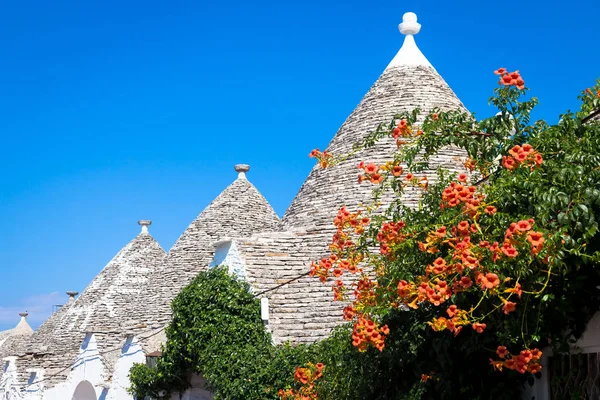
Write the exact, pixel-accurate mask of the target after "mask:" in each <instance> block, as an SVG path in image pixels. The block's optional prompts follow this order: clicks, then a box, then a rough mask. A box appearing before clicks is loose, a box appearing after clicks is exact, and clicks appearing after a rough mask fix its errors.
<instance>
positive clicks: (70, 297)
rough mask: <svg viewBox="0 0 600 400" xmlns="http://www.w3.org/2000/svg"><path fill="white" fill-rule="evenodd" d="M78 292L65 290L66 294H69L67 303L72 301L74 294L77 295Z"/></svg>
mask: <svg viewBox="0 0 600 400" xmlns="http://www.w3.org/2000/svg"><path fill="white" fill-rule="evenodd" d="M78 294H79V292H74V291H72V290H71V291H68V292H67V296H69V303H72V302H74V301H75V296H77V295H78Z"/></svg>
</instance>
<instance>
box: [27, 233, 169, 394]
mask: <svg viewBox="0 0 600 400" xmlns="http://www.w3.org/2000/svg"><path fill="white" fill-rule="evenodd" d="M164 256H165V251H164V250H163V249H162V247H161V246H160V245H159V244H158V243H157V242H156V240H154V238H153V237H152V236H151V235H150V234H148V233H146V232H142V233H140V234H139V235H137V236H136V237H135V238H134V239H133V240H132V241H131V242H129V243H128V244H127V245H126V246H125V247H124V248H123V249H121V251H119V252H118V253H117V255H115V257H114V258H113V259H112V260H111V261H110V262H109V263H108V264H107V265H106V267H105V268H104V269H103V270H102V271H101V272H100V273H99V274H98V275H97V276H96V277H95V278H94V279H93V280H92V282H91V283H90V284H89V285H88V287H87V288H86V289H85V290H84V291H83V293H82V294H81V295H80V296H79V298H77V299H76V300H75V301H74V302H72V303H68V304H67V305H65V306H63V307H62V308H61V309H59V310H58V311H57V312H56V313H55V314H54V315H53V316H52V317H50V319H49V320H48V321H46V323H44V324H43V325H42V326H41V327H40V329H39V330H38V331H37V332H36V333H35V334H34V335H32V337H31V343H30V344H29V346H28V350H29V352H32V353H34V355H33V358H32V359H30V360H28V361H27V362H24V363H22V364H21V365H23V368H44V369H45V371H46V374H47V375H51V374H52V373H56V372H58V371H59V370H61V369H63V368H67V367H68V366H69V365H70V364H72V363H73V362H74V361H75V359H76V357H77V355H78V353H79V347H80V345H81V343H82V342H83V340H84V339H85V337H86V334H87V333H89V332H111V334H112V335H113V336H114V335H116V337H117V339H116V340H110V341H109V342H110V343H106V344H105V343H101V342H100V340H99V343H98V347H99V349H103V348H105V347H106V348H107V347H108V346H110V345H113V344H114V343H117V342H119V341H120V339H118V337H119V335H118V332H120V331H122V330H123V328H122V326H123V325H126V324H127V323H128V322H129V319H130V315H128V310H129V308H128V305H129V304H131V303H133V302H134V301H135V299H136V298H137V296H138V294H139V291H140V290H141V288H142V287H143V285H144V283H145V282H146V280H147V278H148V275H149V274H150V272H152V271H153V270H154V268H156V266H157V265H158V264H159V263H160V261H162V259H163V258H164ZM20 368H21V366H20ZM68 372H69V371H68V368H67V370H65V371H63V372H62V373H61V374H59V375H57V376H56V377H54V378H53V379H51V380H50V386H51V385H52V384H55V383H57V382H59V381H60V380H61V379H63V378H64V377H65V376H66V375H67V374H68Z"/></svg>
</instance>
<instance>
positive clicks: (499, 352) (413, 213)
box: [310, 68, 600, 398]
mask: <svg viewBox="0 0 600 400" xmlns="http://www.w3.org/2000/svg"><path fill="white" fill-rule="evenodd" d="M495 73H496V74H497V75H498V76H499V78H500V79H499V82H498V83H499V87H498V88H497V89H496V90H495V91H494V97H492V98H491V99H490V103H491V104H493V105H494V106H496V107H497V108H498V111H499V113H498V115H497V116H495V117H492V118H489V119H485V120H482V121H477V120H476V119H475V118H474V117H472V116H471V115H469V114H467V113H463V112H460V111H450V112H442V111H441V110H432V111H431V113H429V114H426V115H423V114H421V113H420V111H419V110H415V111H413V112H411V113H404V114H400V115H396V116H395V117H394V120H393V121H392V122H390V123H389V124H387V125H381V126H380V127H379V128H378V129H377V130H376V131H375V132H374V133H373V134H371V135H370V136H369V137H368V138H367V139H366V140H365V141H364V143H361V144H360V145H359V146H358V147H357V148H355V149H354V152H355V151H356V150H357V149H360V148H364V147H369V146H372V145H373V144H375V143H376V142H377V141H379V140H381V139H383V138H388V137H391V138H392V139H394V140H395V141H396V144H397V151H395V152H394V153H393V154H389V161H388V162H386V163H383V164H375V163H373V162H370V161H369V160H364V161H362V162H360V163H359V164H358V165H357V171H358V173H357V176H358V181H359V183H361V184H369V185H374V188H375V189H374V199H375V200H379V199H380V197H381V196H382V195H383V194H384V193H385V192H386V191H387V192H392V193H393V196H394V198H395V199H398V200H399V201H393V202H392V204H391V205H390V206H389V208H386V209H380V208H379V207H377V205H375V203H376V202H374V205H368V206H365V207H363V208H361V209H355V210H350V209H348V208H347V207H345V206H344V207H342V208H341V209H340V210H339V213H338V215H337V217H336V218H335V220H334V221H333V223H334V225H335V227H336V228H337V231H336V233H335V235H334V236H333V239H332V242H331V245H330V250H331V254H330V255H329V256H326V257H324V258H322V259H321V260H319V261H315V262H313V264H312V267H311V274H312V275H313V276H316V277H318V278H319V279H320V280H321V281H322V282H324V283H325V282H329V281H330V278H333V281H334V284H333V287H332V289H333V293H334V299H336V300H345V301H349V302H350V305H348V306H347V307H346V308H345V309H344V318H345V319H346V320H348V321H351V322H352V324H353V332H352V345H353V346H354V347H355V348H357V350H358V351H359V352H365V351H367V349H368V348H369V347H374V348H376V349H377V350H378V351H379V352H383V351H384V349H385V347H386V342H387V336H388V335H389V334H390V332H392V331H393V328H390V326H389V325H388V324H387V323H386V320H387V319H388V318H389V317H390V315H393V314H396V313H397V312H398V311H400V312H403V313H416V314H417V316H418V317H417V318H418V321H414V322H413V323H417V324H419V325H420V326H421V327H423V328H425V327H426V328H427V329H426V330H423V331H422V332H423V333H422V334H423V335H425V336H426V337H427V339H429V340H433V345H434V346H435V344H436V342H437V343H441V342H444V343H446V341H447V338H448V337H449V336H448V335H450V336H451V337H458V336H460V335H463V336H464V335H465V333H464V332H465V331H464V329H465V328H467V329H469V330H470V331H471V333H469V334H468V336H469V337H470V345H469V346H468V347H463V349H464V351H465V355H464V356H466V355H467V354H468V355H469V357H476V356H477V357H482V358H483V359H484V360H489V362H490V364H491V365H490V366H489V368H493V369H496V370H497V371H503V370H514V371H516V372H517V373H520V374H526V373H530V374H537V373H539V372H540V371H541V369H542V366H541V364H540V359H541V357H542V351H541V350H540V347H546V346H548V345H549V344H551V345H552V346H553V347H554V349H555V351H558V352H560V351H568V348H569V341H570V340H571V339H572V338H573V337H577V336H578V335H580V334H581V332H582V329H583V328H584V326H585V323H586V322H587V320H588V319H589V318H590V317H591V315H592V314H593V313H594V312H596V311H597V310H598V293H599V292H598V289H597V287H598V284H599V283H600V279H599V272H600V271H599V270H598V266H599V263H600V246H599V243H600V242H599V240H598V220H597V218H598V215H600V129H599V124H598V122H595V121H594V120H593V116H594V115H597V114H598V110H599V108H600V107H599V105H600V85H596V86H595V87H594V88H590V89H587V90H586V91H584V92H583V93H582V95H581V96H580V99H581V100H582V107H581V110H580V111H579V112H577V113H575V114H572V113H566V114H564V115H562V116H561V121H560V122H559V124H558V125H555V126H550V125H548V124H547V123H546V122H544V121H536V122H534V123H530V113H531V110H532V109H533V108H534V107H535V105H536V104H537V99H535V98H529V99H527V98H524V96H525V95H526V92H527V90H528V89H526V87H525V82H524V80H523V78H522V76H521V75H520V74H519V72H508V71H506V69H504V68H500V69H499V70H497V71H495ZM448 146H455V147H458V148H461V149H463V150H464V151H465V153H466V156H467V157H466V160H465V162H464V167H465V173H461V174H456V173H450V171H448V170H444V169H443V168H438V170H437V171H436V172H437V179H436V181H435V182H434V183H432V182H430V179H429V178H428V176H427V175H426V171H431V170H432V165H430V162H431V160H432V159H434V157H436V156H437V155H438V154H439V152H440V151H441V150H443V149H444V148H447V147H448ZM310 156H311V157H315V158H316V159H317V160H318V163H319V164H320V166H321V167H323V168H330V167H333V166H335V165H336V163H337V162H338V160H340V159H345V158H346V157H347V155H335V154H330V153H326V152H324V153H321V152H320V151H318V150H314V151H313V152H311V154H310ZM408 188H410V189H413V188H417V189H418V190H420V191H421V197H420V200H419V203H418V206H417V207H410V206H407V205H406V204H404V203H403V202H402V201H401V199H402V198H403V196H404V195H405V193H406V190H407V189H408ZM373 249H378V251H375V252H374V251H373ZM345 275H351V276H354V278H355V279H354V280H353V281H354V283H353V284H352V285H351V286H347V285H346V284H345V283H344V280H343V277H344V276H345ZM557 321H560V323H559V324H557ZM406 328H408V327H404V329H406ZM411 328H414V327H411ZM477 335H482V336H484V338H483V339H479V338H475V337H476V336H477ZM474 336H475V337H474ZM429 340H426V341H427V342H429ZM457 343H461V341H457ZM430 345H431V344H430ZM486 352H487V353H488V354H487V355H485V353H486ZM473 353H478V354H477V355H475V354H473ZM464 356H463V357H464ZM459 357H460V356H459ZM447 361H450V362H451V360H447ZM455 361H456V360H455ZM473 361H474V362H477V359H473ZM429 364H431V366H429V365H428V366H427V369H423V370H422V371H421V372H422V374H421V383H422V384H426V385H429V386H430V387H431V390H433V392H434V393H435V390H436V389H435V388H436V387H437V388H438V389H439V388H442V387H443V388H444V390H445V391H444V392H442V393H438V394H437V395H436V396H434V397H436V398H445V397H449V398H450V397H452V396H454V395H455V394H456V393H459V392H461V391H464V388H460V386H459V385H452V382H450V381H449V380H448V378H449V376H448V373H449V372H451V371H448V366H445V365H443V364H442V363H438V362H435V361H433V362H432V363H429ZM450 375H452V376H456V373H455V372H452V373H451V374H450ZM325 378H326V377H325ZM459 378H460V381H462V382H464V380H465V379H466V378H467V377H466V376H459ZM478 379H479V378H478ZM517 379H518V378H517ZM468 381H471V379H468ZM456 383H458V382H456ZM449 387H452V388H453V389H451V390H448V388H449ZM481 393H482V392H481V391H479V394H478V395H477V396H479V395H481ZM514 395H515V394H510V395H509V397H508V398H510V396H514ZM473 398H475V397H473ZM494 398H497V397H494Z"/></svg>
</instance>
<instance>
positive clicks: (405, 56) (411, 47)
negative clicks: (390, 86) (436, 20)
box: [386, 12, 433, 70]
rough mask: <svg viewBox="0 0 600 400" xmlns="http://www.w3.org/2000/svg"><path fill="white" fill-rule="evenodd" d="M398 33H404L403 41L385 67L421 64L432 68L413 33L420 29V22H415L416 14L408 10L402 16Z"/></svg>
mask: <svg viewBox="0 0 600 400" xmlns="http://www.w3.org/2000/svg"><path fill="white" fill-rule="evenodd" d="M398 29H399V30H400V33H402V34H404V35H406V37H405V38H404V43H403V44H402V47H401V48H400V50H398V53H396V56H395V57H394V58H393V59H392V61H391V62H390V63H389V64H388V66H387V67H386V70H387V69H389V68H393V67H397V66H401V65H422V66H425V67H431V68H433V65H431V63H430V62H429V60H427V58H426V57H425V56H424V55H423V53H421V50H419V48H418V47H417V43H416V42H415V38H414V35H416V34H417V33H419V31H420V30H421V24H419V23H418V22H417V15H416V14H415V13H412V12H408V13H406V14H404V15H403V16H402V23H401V24H400V25H398Z"/></svg>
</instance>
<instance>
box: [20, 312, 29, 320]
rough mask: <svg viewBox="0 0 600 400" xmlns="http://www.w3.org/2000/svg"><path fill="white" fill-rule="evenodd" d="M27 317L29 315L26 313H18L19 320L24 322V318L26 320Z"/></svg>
mask: <svg viewBox="0 0 600 400" xmlns="http://www.w3.org/2000/svg"><path fill="white" fill-rule="evenodd" d="M28 315H29V313H28V312H27V311H25V312H20V313H19V316H20V317H21V320H24V319H25V318H27V316H28Z"/></svg>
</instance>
